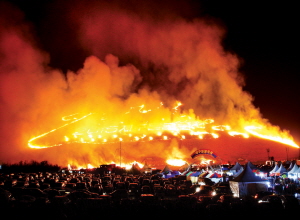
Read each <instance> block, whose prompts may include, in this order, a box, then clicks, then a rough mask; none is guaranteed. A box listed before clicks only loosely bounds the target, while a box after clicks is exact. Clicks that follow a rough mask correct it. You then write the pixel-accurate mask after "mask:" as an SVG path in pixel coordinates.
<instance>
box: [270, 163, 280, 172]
mask: <svg viewBox="0 0 300 220" xmlns="http://www.w3.org/2000/svg"><path fill="white" fill-rule="evenodd" d="M278 169H279V166H278V164H277V163H276V164H275V166H274V168H273V169H272V170H271V171H270V173H276V171H277V170H278Z"/></svg>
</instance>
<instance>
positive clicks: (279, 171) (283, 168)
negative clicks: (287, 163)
mask: <svg viewBox="0 0 300 220" xmlns="http://www.w3.org/2000/svg"><path fill="white" fill-rule="evenodd" d="M286 172H287V170H286V169H285V167H284V166H283V165H282V164H281V165H280V167H279V168H278V169H277V170H276V171H275V173H286Z"/></svg>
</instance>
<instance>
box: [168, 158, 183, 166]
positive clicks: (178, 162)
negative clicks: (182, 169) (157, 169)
mask: <svg viewBox="0 0 300 220" xmlns="http://www.w3.org/2000/svg"><path fill="white" fill-rule="evenodd" d="M166 163H167V164H169V165H171V166H183V165H184V164H186V161H184V160H182V159H169V160H167V161H166Z"/></svg>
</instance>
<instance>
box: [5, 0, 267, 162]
mask: <svg viewBox="0 0 300 220" xmlns="http://www.w3.org/2000/svg"><path fill="white" fill-rule="evenodd" d="M133 2H134V1H133ZM59 3H60V4H55V3H53V4H51V5H49V7H50V8H51V9H52V10H53V11H56V12H57V13H53V14H49V16H48V17H47V18H44V20H42V21H41V23H43V22H44V23H43V24H48V26H47V27H44V29H43V31H44V32H43V33H44V35H45V33H46V32H45V29H49V30H48V31H49V33H48V32H47V34H49V36H50V37H49V38H48V39H47V42H48V43H49V45H51V46H52V47H53V48H52V49H51V51H52V52H51V53H48V52H47V51H46V50H45V47H46V46H42V40H40V39H39V38H38V36H37V34H35V33H36V31H35V26H34V25H32V24H31V23H30V22H28V21H26V19H25V17H24V15H23V14H22V12H21V11H19V10H18V9H16V8H14V7H13V6H11V5H9V4H4V3H2V4H1V6H2V7H0V8H1V13H0V16H1V17H0V77H1V81H0V84H1V85H0V103H1V127H0V129H1V130H0V134H1V138H0V141H1V143H0V146H1V147H0V154H1V157H0V162H1V161H2V162H17V161H20V160H31V159H36V160H40V159H44V160H51V162H54V163H60V164H63V163H65V162H66V161H68V162H72V161H71V160H83V161H85V162H86V161H87V160H95V159H94V158H93V157H97V158H98V159H97V160H99V157H102V158H105V159H104V160H107V161H108V160H109V156H110V155H112V154H114V151H115V149H114V150H111V151H109V152H108V151H107V152H106V154H105V155H104V154H103V155H101V153H98V154H97V155H95V154H94V153H93V152H95V151H96V149H94V148H93V149H85V150H84V149H81V151H82V153H81V158H78V154H75V151H76V150H73V151H74V152H72V150H71V151H70V152H66V154H61V152H60V155H57V153H55V152H53V151H54V150H53V151H52V154H53V155H51V154H48V153H49V152H48V153H47V154H46V153H43V152H39V153H36V150H32V149H29V148H28V146H27V141H28V140H29V139H30V138H32V137H34V136H37V135H40V134H42V133H43V132H46V131H49V130H51V129H53V128H55V127H58V126H60V125H61V121H60V119H61V118H62V117H63V116H65V115H71V114H74V113H79V114H87V113H90V112H93V113H97V114H98V116H99V118H101V117H102V116H105V117H107V118H109V120H110V122H111V123H117V119H118V118H117V116H119V115H121V113H122V114H123V113H125V112H126V111H128V110H130V109H132V107H134V108H138V107H139V106H141V105H142V104H144V105H145V108H148V109H153V108H156V107H157V106H160V105H161V102H163V103H164V107H163V108H162V110H161V113H162V114H163V115H164V116H159V117H157V116H158V115H154V116H152V117H153V118H152V120H154V121H155V119H156V118H161V117H168V116H169V115H170V112H169V108H168V107H172V105H173V104H174V102H175V101H177V100H178V101H180V102H182V103H183V107H182V109H183V110H182V111H185V112H186V113H188V114H191V115H193V117H199V118H214V119H215V120H216V121H218V122H219V123H220V124H222V123H229V124H231V125H232V126H235V127H238V126H239V125H240V124H241V123H242V122H244V121H251V120H253V119H257V120H262V119H261V117H260V115H259V111H258V110H257V109H255V108H254V106H253V105H252V97H251V95H249V94H248V93H247V92H245V91H243V85H244V81H243V77H242V75H241V74H240V73H239V72H238V69H239V65H240V60H239V58H238V57H237V56H236V55H235V54H233V53H230V52H228V51H225V50H224V48H223V46H222V40H223V38H224V36H225V33H226V30H225V28H224V27H222V26H221V25H220V24H218V22H216V21H214V20H213V19H212V18H197V19H186V18H183V17H180V16H178V15H176V13H175V12H176V10H174V11H171V10H162V11H161V12H160V13H156V12H157V9H158V8H159V6H158V7H154V5H153V4H149V5H148V4H142V5H141V7H138V6H135V7H131V6H133V4H132V5H129V6H128V5H124V4H121V5H120V6H119V5H118V4H114V3H111V4H109V3H104V2H101V1H99V2H98V1H90V2H89V3H88V2H84V4H83V3H82V2H80V1H75V2H73V1H72V3H73V4H70V2H68V1H67V2H66V3H63V4H62V5H61V2H59ZM116 3H120V2H116ZM57 17H58V18H57ZM57 19H61V20H59V21H58V20H57ZM71 27H72V28H71ZM64 28H65V29H66V33H63V31H62V30H63V29H64ZM55 33H57V34H55ZM68 37H70V39H69V41H70V44H71V45H72V44H76V47H77V49H78V48H79V49H78V51H79V50H80V51H84V54H86V55H87V57H86V59H85V60H84V61H83V63H81V64H78V63H76V65H77V66H78V65H79V66H81V67H80V68H78V69H76V70H74V69H73V70H71V68H70V69H69V70H67V71H65V70H61V69H60V68H58V67H57V66H54V65H51V62H52V63H53V60H55V57H51V55H52V56H53V54H54V55H55V54H58V53H61V54H67V53H66V51H63V50H67V49H68V48H69V47H68V43H69V42H68V39H67V38H68ZM68 55H70V57H65V59H66V60H68V61H70V60H72V59H71V58H72V56H74V57H76V56H79V57H80V56H82V54H81V55H80V54H76V53H75V54H72V50H70V51H69V54H68ZM60 58H63V57H60ZM74 60H76V59H75V58H74ZM59 62H61V63H63V62H64V60H60V61H59ZM59 62H57V63H59ZM76 65H75V66H76ZM191 109H193V110H191ZM140 117H141V116H140ZM114 120H116V121H114ZM122 120H136V121H137V122H139V121H142V118H139V116H137V117H136V118H134V119H133V118H122ZM86 123H89V122H86ZM91 124H92V122H91ZM91 124H90V126H91ZM171 145H172V146H171ZM171 145H170V147H169V148H168V149H164V148H163V147H160V146H157V148H156V149H160V151H161V152H162V153H163V152H165V151H168V152H172V151H174V149H177V147H178V146H177V145H178V144H176V143H172V144H171ZM84 151H85V152H84ZM133 152H134V151H133ZM72 153H74V158H75V159H74V158H70V155H72ZM134 153H135V152H134ZM134 153H133V154H134ZM136 154H140V155H141V156H142V157H147V155H146V154H145V155H143V154H144V153H142V152H136ZM186 154H188V153H186ZM67 157H69V158H68V159H67ZM133 159H134V158H133ZM97 162H99V163H100V162H103V161H97Z"/></svg>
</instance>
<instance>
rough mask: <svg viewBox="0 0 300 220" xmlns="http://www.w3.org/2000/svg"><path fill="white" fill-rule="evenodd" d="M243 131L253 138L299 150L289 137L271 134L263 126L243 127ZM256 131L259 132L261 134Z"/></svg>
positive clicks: (282, 134)
mask: <svg viewBox="0 0 300 220" xmlns="http://www.w3.org/2000/svg"><path fill="white" fill-rule="evenodd" d="M245 130H246V131H247V132H249V133H250V134H252V135H254V136H257V137H260V138H263V139H268V140H272V141H276V142H279V143H282V144H286V145H290V146H292V147H296V148H299V146H298V145H297V144H296V143H295V142H294V141H293V140H292V139H291V138H290V137H288V135H287V134H286V133H280V134H278V133H277V131H273V132H272V131H271V130H270V129H267V128H265V127H263V126H259V127H256V126H247V127H245ZM258 131H261V133H259V132H258ZM262 133H266V134H262Z"/></svg>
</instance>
